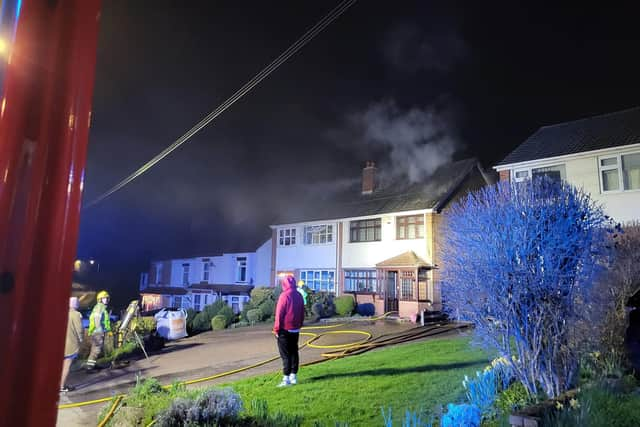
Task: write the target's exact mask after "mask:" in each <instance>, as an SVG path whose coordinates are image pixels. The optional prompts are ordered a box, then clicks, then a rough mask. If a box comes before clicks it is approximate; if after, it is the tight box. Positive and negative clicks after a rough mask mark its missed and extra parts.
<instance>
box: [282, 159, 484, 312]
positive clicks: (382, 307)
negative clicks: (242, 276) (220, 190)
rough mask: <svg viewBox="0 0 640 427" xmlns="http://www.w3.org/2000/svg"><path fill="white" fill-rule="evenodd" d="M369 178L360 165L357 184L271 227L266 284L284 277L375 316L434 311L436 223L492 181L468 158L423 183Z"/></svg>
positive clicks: (371, 167) (370, 166)
mask: <svg viewBox="0 0 640 427" xmlns="http://www.w3.org/2000/svg"><path fill="white" fill-rule="evenodd" d="M376 172H377V169H376V167H375V164H374V163H373V162H367V164H366V167H365V168H364V169H363V171H362V180H361V181H359V180H357V181H355V182H354V185H351V186H349V187H348V188H346V189H344V190H342V191H339V192H337V194H335V195H334V196H332V197H330V198H328V199H327V200H324V201H322V202H321V203H317V204H316V205H315V206H313V209H311V210H310V212H305V213H301V214H298V215H297V216H291V217H288V218H285V219H283V220H281V221H280V222H279V223H278V224H274V225H272V226H271V229H272V244H271V248H272V251H273V256H272V259H271V263H272V269H271V270H272V276H271V279H272V285H275V283H277V277H278V276H280V275H282V274H287V273H291V274H294V275H295V277H297V278H299V279H301V280H303V281H304V282H305V284H306V285H307V286H308V287H309V288H311V289H313V290H315V291H326V292H331V293H334V294H335V295H341V294H352V295H353V296H354V298H355V299H356V301H357V302H358V303H372V304H373V305H374V306H375V310H376V313H378V314H380V313H384V312H388V311H399V313H400V316H402V317H408V316H411V315H415V314H417V313H418V312H419V311H421V310H423V309H426V308H432V309H435V310H439V309H440V308H441V305H442V302H441V297H440V284H439V283H438V274H437V267H438V255H437V250H438V245H439V244H441V243H442V236H440V235H439V232H438V224H439V223H440V221H441V219H442V215H443V213H444V212H445V211H446V207H447V206H448V205H449V204H450V203H451V202H452V201H453V200H455V199H456V198H458V197H460V196H462V195H464V194H466V193H467V192H468V191H471V190H474V189H478V188H480V187H482V186H484V185H487V184H490V183H493V180H492V179H491V177H490V176H489V175H487V174H486V173H485V172H484V171H483V169H482V168H481V166H480V164H479V163H478V162H477V161H476V160H475V159H467V160H462V161H458V162H454V163H451V164H447V165H444V166H442V167H440V168H438V169H437V170H436V171H435V172H434V173H433V174H432V175H431V176H430V177H428V179H426V180H424V181H423V182H414V183H411V182H408V181H407V180H406V179H404V178H391V179H387V180H384V179H378V177H377V176H376ZM293 211H296V212H299V209H295V210H293Z"/></svg>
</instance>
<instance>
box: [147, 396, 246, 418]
mask: <svg viewBox="0 0 640 427" xmlns="http://www.w3.org/2000/svg"><path fill="white" fill-rule="evenodd" d="M241 410H242V400H241V399H240V396H238V394H236V393H235V392H233V391H232V390H230V389H223V390H219V389H214V390H207V391H205V392H204V393H202V394H201V395H200V396H199V397H198V398H197V399H195V400H193V399H187V398H177V399H175V400H173V402H172V403H171V406H170V407H169V408H167V409H166V410H165V411H163V412H162V413H161V414H160V415H159V417H158V418H157V419H158V421H157V424H158V425H159V426H164V427H176V426H192V425H228V424H234V422H235V421H237V419H238V415H239V413H240V411H241Z"/></svg>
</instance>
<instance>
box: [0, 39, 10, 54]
mask: <svg viewBox="0 0 640 427" xmlns="http://www.w3.org/2000/svg"><path fill="white" fill-rule="evenodd" d="M8 52H9V44H8V43H7V41H6V40H5V39H3V38H0V55H6V54H7V53H8Z"/></svg>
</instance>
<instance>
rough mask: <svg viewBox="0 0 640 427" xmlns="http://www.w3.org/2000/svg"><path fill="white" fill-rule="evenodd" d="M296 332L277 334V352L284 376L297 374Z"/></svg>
mask: <svg viewBox="0 0 640 427" xmlns="http://www.w3.org/2000/svg"><path fill="white" fill-rule="evenodd" d="M298 338H300V334H299V333H298V332H288V331H280V332H278V350H279V351H280V357H281V358H282V373H283V374H284V375H289V374H297V373H298V363H299V357H298Z"/></svg>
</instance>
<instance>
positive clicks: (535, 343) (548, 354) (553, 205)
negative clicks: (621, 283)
mask: <svg viewBox="0 0 640 427" xmlns="http://www.w3.org/2000/svg"><path fill="white" fill-rule="evenodd" d="M442 231H443V235H444V236H445V237H446V243H445V244H443V245H442V246H443V248H442V251H443V253H442V264H443V269H442V271H443V284H442V293H443V299H444V301H445V302H446V307H445V308H446V310H447V311H448V313H449V314H450V315H451V316H452V317H456V318H459V319H466V320H469V321H471V322H473V323H474V324H475V326H476V328H475V330H476V334H477V337H478V338H479V340H480V341H481V342H482V343H483V344H485V345H486V346H488V347H491V348H493V349H496V350H497V351H498V353H499V355H501V356H504V357H505V359H506V360H508V361H511V362H513V363H512V369H513V375H514V376H515V377H516V378H517V379H518V380H519V381H521V382H522V384H523V385H524V386H525V387H526V389H527V391H528V392H529V394H531V395H533V396H536V395H538V391H543V392H544V393H546V395H547V396H549V397H555V396H558V395H559V394H560V393H562V392H563V391H565V390H567V389H568V388H569V387H571V385H572V384H573V381H574V379H575V376H576V375H575V374H576V371H577V359H576V353H577V352H576V347H575V345H576V344H575V343H576V340H575V338H576V337H575V336H573V335H572V334H573V333H574V322H575V320H576V319H578V318H579V317H580V316H581V315H584V314H585V313H586V312H588V309H587V307H586V306H581V304H588V303H589V294H590V293H589V290H590V288H591V286H592V284H593V281H594V276H595V274H596V273H597V272H599V271H600V269H601V267H602V266H603V265H604V264H605V263H606V262H607V259H608V255H609V248H608V244H609V241H610V239H609V238H608V236H607V233H608V232H611V231H612V223H611V221H610V220H609V219H608V218H607V217H606V216H605V215H604V213H603V211H602V209H601V208H600V207H599V206H597V205H596V204H595V203H594V202H593V201H592V200H591V199H590V198H589V196H588V195H587V194H585V193H584V192H582V191H581V190H578V189H576V188H574V187H572V186H570V185H569V184H566V183H561V184H560V183H555V182H552V181H551V180H548V179H534V180H527V181H525V182H522V183H511V182H501V183H499V184H497V185H495V186H491V187H486V188H484V189H481V190H479V191H478V192H476V193H472V194H470V195H468V196H467V197H466V198H464V199H462V200H461V201H460V202H458V203H457V204H455V205H454V206H453V207H452V208H451V209H450V211H449V212H448V214H447V216H446V223H445V224H444V229H443V230H442Z"/></svg>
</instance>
